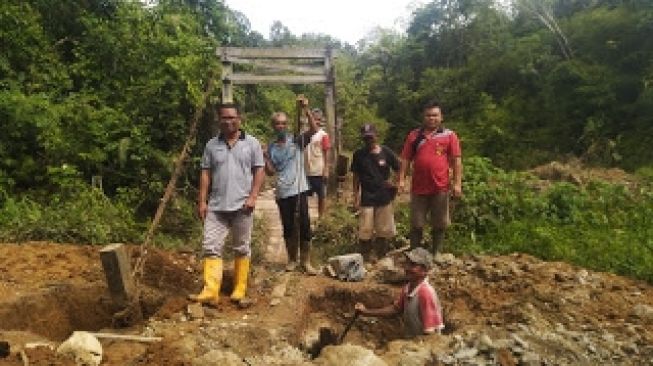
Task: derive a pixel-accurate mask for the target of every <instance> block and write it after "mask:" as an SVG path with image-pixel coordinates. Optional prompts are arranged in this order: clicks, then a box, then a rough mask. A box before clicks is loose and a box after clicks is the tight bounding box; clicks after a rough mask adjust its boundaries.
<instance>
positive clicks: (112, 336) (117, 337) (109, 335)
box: [91, 333, 163, 343]
mask: <svg viewBox="0 0 653 366" xmlns="http://www.w3.org/2000/svg"><path fill="white" fill-rule="evenodd" d="M91 334H92V335H93V336H94V337H95V338H98V339H114V340H121V341H134V342H143V343H151V342H161V340H163V337H144V336H137V335H131V334H113V333H91Z"/></svg>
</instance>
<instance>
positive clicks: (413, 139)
mask: <svg viewBox="0 0 653 366" xmlns="http://www.w3.org/2000/svg"><path fill="white" fill-rule="evenodd" d="M423 116H424V118H423V122H422V127H421V128H419V129H415V130H413V131H411V132H410V133H409V134H408V136H407V137H406V141H405V142H404V148H403V150H402V152H401V165H400V168H399V176H398V184H397V185H398V186H399V189H402V190H403V189H404V186H405V176H406V171H407V170H408V168H409V167H410V165H411V163H412V165H413V177H412V182H411V190H410V193H411V195H410V213H411V219H410V226H411V229H410V245H411V247H413V248H415V247H418V246H422V234H423V230H424V225H425V223H426V216H427V215H428V214H430V223H431V229H432V235H431V237H432V240H433V242H432V248H431V250H432V251H433V253H434V254H436V253H438V252H440V251H441V250H442V246H443V243H444V232H445V230H446V228H447V227H448V226H449V224H450V223H451V221H450V218H449V195H450V194H451V195H453V197H454V198H458V197H460V196H462V170H463V164H462V158H461V150H460V142H459V141H458V136H457V135H456V133H455V132H453V131H452V130H449V129H446V128H444V126H443V125H442V121H443V118H442V109H441V106H440V104H439V103H438V102H437V101H431V102H429V103H427V104H426V105H425V106H424V108H423ZM450 168H451V170H452V171H453V179H452V180H453V182H450V180H449V169H450Z"/></svg>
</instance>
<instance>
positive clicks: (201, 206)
mask: <svg viewBox="0 0 653 366" xmlns="http://www.w3.org/2000/svg"><path fill="white" fill-rule="evenodd" d="M208 212H209V205H207V204H206V202H200V203H198V204H197V215H198V216H199V217H200V220H202V222H204V220H206V214H207V213H208Z"/></svg>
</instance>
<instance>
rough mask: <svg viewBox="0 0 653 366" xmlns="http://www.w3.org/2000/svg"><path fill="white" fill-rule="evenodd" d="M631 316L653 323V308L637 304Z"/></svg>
mask: <svg viewBox="0 0 653 366" xmlns="http://www.w3.org/2000/svg"><path fill="white" fill-rule="evenodd" d="M631 315H632V316H634V317H636V318H638V319H641V320H643V321H645V322H653V306H650V305H646V304H637V305H635V306H634V307H633V310H632V312H631Z"/></svg>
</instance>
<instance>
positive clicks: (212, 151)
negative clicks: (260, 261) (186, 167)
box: [189, 104, 265, 305]
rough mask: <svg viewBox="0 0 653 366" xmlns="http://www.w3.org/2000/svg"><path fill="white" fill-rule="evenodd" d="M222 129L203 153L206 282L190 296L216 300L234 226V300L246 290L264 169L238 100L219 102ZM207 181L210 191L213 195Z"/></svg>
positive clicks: (212, 302)
mask: <svg viewBox="0 0 653 366" xmlns="http://www.w3.org/2000/svg"><path fill="white" fill-rule="evenodd" d="M218 118H219V127H220V134H219V135H218V136H216V137H214V138H212V139H211V140H209V142H208V143H207V144H206V147H205V148H204V155H203V156H202V161H201V167H202V172H201V174H200V185H199V197H198V207H197V211H198V214H199V216H200V219H201V220H202V221H203V222H204V240H203V243H202V249H203V251H204V288H203V289H202V292H201V293H199V294H198V295H190V296H189V299H190V300H192V301H197V302H200V303H207V304H210V305H217V304H218V299H219V296H220V286H221V284H222V248H223V246H224V241H225V238H226V237H227V233H228V231H229V230H231V235H232V238H233V247H234V251H235V252H236V255H235V259H234V264H235V270H234V290H233V293H232V294H231V299H232V300H233V301H240V300H241V299H242V298H243V297H245V293H246V291H247V277H248V274H249V264H250V256H251V249H250V242H251V238H252V225H253V223H254V205H255V203H256V198H257V196H258V193H259V190H260V189H261V185H262V184H263V180H264V179H265V172H264V171H263V167H264V166H265V161H264V160H263V151H262V149H261V145H260V143H259V142H258V140H256V138H254V137H253V136H251V135H248V134H246V133H245V132H244V131H242V130H241V129H240V122H241V121H240V112H239V111H238V108H237V107H236V105H234V104H223V105H221V106H220V107H219V108H218ZM209 187H211V194H210V196H209Z"/></svg>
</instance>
